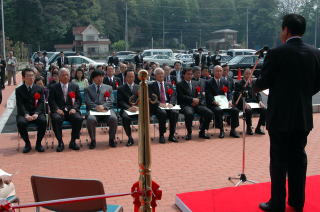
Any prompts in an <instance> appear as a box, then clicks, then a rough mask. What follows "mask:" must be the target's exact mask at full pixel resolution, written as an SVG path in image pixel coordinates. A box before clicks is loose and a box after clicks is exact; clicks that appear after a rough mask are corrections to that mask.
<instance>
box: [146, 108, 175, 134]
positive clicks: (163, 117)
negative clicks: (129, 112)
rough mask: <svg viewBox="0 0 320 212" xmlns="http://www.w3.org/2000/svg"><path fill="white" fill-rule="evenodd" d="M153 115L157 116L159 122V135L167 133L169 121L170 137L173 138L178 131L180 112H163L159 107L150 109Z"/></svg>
mask: <svg viewBox="0 0 320 212" xmlns="http://www.w3.org/2000/svg"><path fill="white" fill-rule="evenodd" d="M150 111H151V114H152V115H155V116H156V117H157V119H158V122H159V134H160V135H163V134H164V133H165V132H166V121H167V118H168V119H169V127H170V136H173V135H174V133H175V131H176V126H177V122H178V117H179V112H178V111H177V110H163V109H160V108H159V107H152V108H150Z"/></svg>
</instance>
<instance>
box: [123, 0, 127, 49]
mask: <svg viewBox="0 0 320 212" xmlns="http://www.w3.org/2000/svg"><path fill="white" fill-rule="evenodd" d="M124 31H125V32H124V40H125V43H126V51H128V2H127V1H126V20H125V29H124Z"/></svg>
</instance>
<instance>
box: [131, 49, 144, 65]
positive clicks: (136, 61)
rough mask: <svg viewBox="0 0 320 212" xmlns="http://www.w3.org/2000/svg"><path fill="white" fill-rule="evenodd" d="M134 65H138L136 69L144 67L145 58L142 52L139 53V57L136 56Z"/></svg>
mask: <svg viewBox="0 0 320 212" xmlns="http://www.w3.org/2000/svg"><path fill="white" fill-rule="evenodd" d="M133 59H134V63H135V64H136V67H137V68H138V67H142V64H143V57H142V55H141V52H140V51H138V53H137V55H136V56H134V58H133Z"/></svg>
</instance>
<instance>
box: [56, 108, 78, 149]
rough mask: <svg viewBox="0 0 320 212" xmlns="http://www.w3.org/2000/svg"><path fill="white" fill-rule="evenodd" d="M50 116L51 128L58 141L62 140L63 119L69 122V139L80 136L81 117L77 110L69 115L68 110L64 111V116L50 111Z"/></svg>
mask: <svg viewBox="0 0 320 212" xmlns="http://www.w3.org/2000/svg"><path fill="white" fill-rule="evenodd" d="M51 118H52V128H53V131H54V134H55V135H56V138H57V140H58V142H59V143H62V142H63V140H62V123H63V121H69V122H71V126H72V132H71V141H75V140H76V139H79V138H80V130H81V126H82V121H83V118H82V117H81V115H80V113H79V112H76V113H74V114H71V115H70V114H69V112H65V111H64V116H61V115H60V114H58V113H52V114H51Z"/></svg>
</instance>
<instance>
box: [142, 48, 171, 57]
mask: <svg viewBox="0 0 320 212" xmlns="http://www.w3.org/2000/svg"><path fill="white" fill-rule="evenodd" d="M155 55H166V56H168V57H171V58H173V51H172V49H146V50H144V51H143V52H142V57H143V58H150V57H153V56H155Z"/></svg>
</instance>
